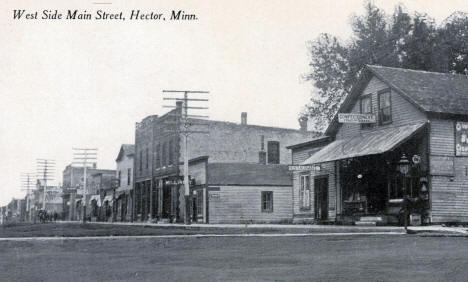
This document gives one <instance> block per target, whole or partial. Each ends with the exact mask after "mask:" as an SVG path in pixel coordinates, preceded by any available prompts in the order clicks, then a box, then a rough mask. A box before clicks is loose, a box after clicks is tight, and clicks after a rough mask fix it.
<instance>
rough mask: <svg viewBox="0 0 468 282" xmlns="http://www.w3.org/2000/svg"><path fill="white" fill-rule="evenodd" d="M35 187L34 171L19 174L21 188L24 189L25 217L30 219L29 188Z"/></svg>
mask: <svg viewBox="0 0 468 282" xmlns="http://www.w3.org/2000/svg"><path fill="white" fill-rule="evenodd" d="M34 187H35V181H34V173H32V172H24V173H22V174H21V188H22V189H21V190H22V191H26V218H27V220H28V221H32V217H31V216H32V214H31V200H30V198H31V190H32V189H34Z"/></svg>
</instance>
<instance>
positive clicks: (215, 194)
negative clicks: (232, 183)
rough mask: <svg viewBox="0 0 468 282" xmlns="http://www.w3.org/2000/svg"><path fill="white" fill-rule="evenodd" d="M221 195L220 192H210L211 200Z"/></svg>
mask: <svg viewBox="0 0 468 282" xmlns="http://www.w3.org/2000/svg"><path fill="white" fill-rule="evenodd" d="M220 197H221V195H220V194H219V193H218V192H210V193H209V199H210V200H212V199H219V198H220Z"/></svg>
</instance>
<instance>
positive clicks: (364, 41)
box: [300, 2, 468, 130]
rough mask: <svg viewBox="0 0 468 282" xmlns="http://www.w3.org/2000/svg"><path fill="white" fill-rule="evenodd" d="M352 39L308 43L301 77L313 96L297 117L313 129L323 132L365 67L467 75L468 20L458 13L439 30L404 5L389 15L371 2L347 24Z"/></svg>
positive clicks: (327, 37)
mask: <svg viewBox="0 0 468 282" xmlns="http://www.w3.org/2000/svg"><path fill="white" fill-rule="evenodd" d="M351 25H352V30H353V35H352V37H351V38H350V39H351V40H350V43H348V44H343V43H342V42H340V41H339V40H338V39H337V38H336V37H334V36H333V35H329V34H320V35H319V36H318V38H317V39H315V40H313V41H311V42H309V44H308V51H309V54H310V63H309V66H310V72H309V73H308V74H306V75H304V78H305V80H306V81H311V82H312V83H313V85H314V88H315V90H316V93H314V95H313V96H312V97H311V99H310V103H309V104H308V105H306V107H305V109H304V111H303V112H302V113H301V114H300V116H301V118H304V117H310V118H311V119H312V120H313V122H314V125H315V130H324V129H325V127H326V126H327V125H328V123H329V122H330V121H331V120H332V118H333V117H334V115H335V114H336V112H337V111H338V109H339V106H340V105H341V103H342V102H343V100H344V98H345V97H346V95H347V94H348V93H349V92H350V91H351V88H352V86H353V85H354V84H355V82H356V81H357V79H358V77H359V74H360V71H361V70H362V67H363V66H364V65H365V64H375V65H382V66H389V67H403V68H410V69H420V70H427V71H439V72H455V73H464V72H465V71H468V53H467V52H468V46H467V42H468V40H467V39H468V16H467V15H466V14H463V13H461V14H456V16H453V17H452V18H449V19H447V20H446V21H445V24H444V25H443V26H441V27H437V26H436V24H435V21H434V20H433V19H432V18H431V17H429V16H428V15H426V14H420V13H415V14H414V15H413V16H411V15H409V14H408V13H407V12H406V11H405V8H404V7H403V6H402V5H398V6H396V7H395V10H394V12H393V15H392V16H391V17H387V16H386V15H385V13H384V11H383V10H381V9H379V8H378V7H377V6H375V5H374V4H372V3H371V2H367V3H366V4H365V13H364V15H362V16H354V17H353V18H352V21H351Z"/></svg>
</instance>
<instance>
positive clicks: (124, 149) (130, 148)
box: [115, 144, 135, 162]
mask: <svg viewBox="0 0 468 282" xmlns="http://www.w3.org/2000/svg"><path fill="white" fill-rule="evenodd" d="M124 154H125V155H126V156H131V155H134V154H135V145H133V144H122V146H120V150H119V155H118V156H117V159H115V161H117V162H118V161H120V159H121V158H122V157H123V155H124Z"/></svg>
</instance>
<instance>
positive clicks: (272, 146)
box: [267, 141, 280, 164]
mask: <svg viewBox="0 0 468 282" xmlns="http://www.w3.org/2000/svg"><path fill="white" fill-rule="evenodd" d="M267 146H268V148H267V150H268V163H269V164H279V163H280V155H279V154H280V152H279V142H278V141H268V143H267Z"/></svg>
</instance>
